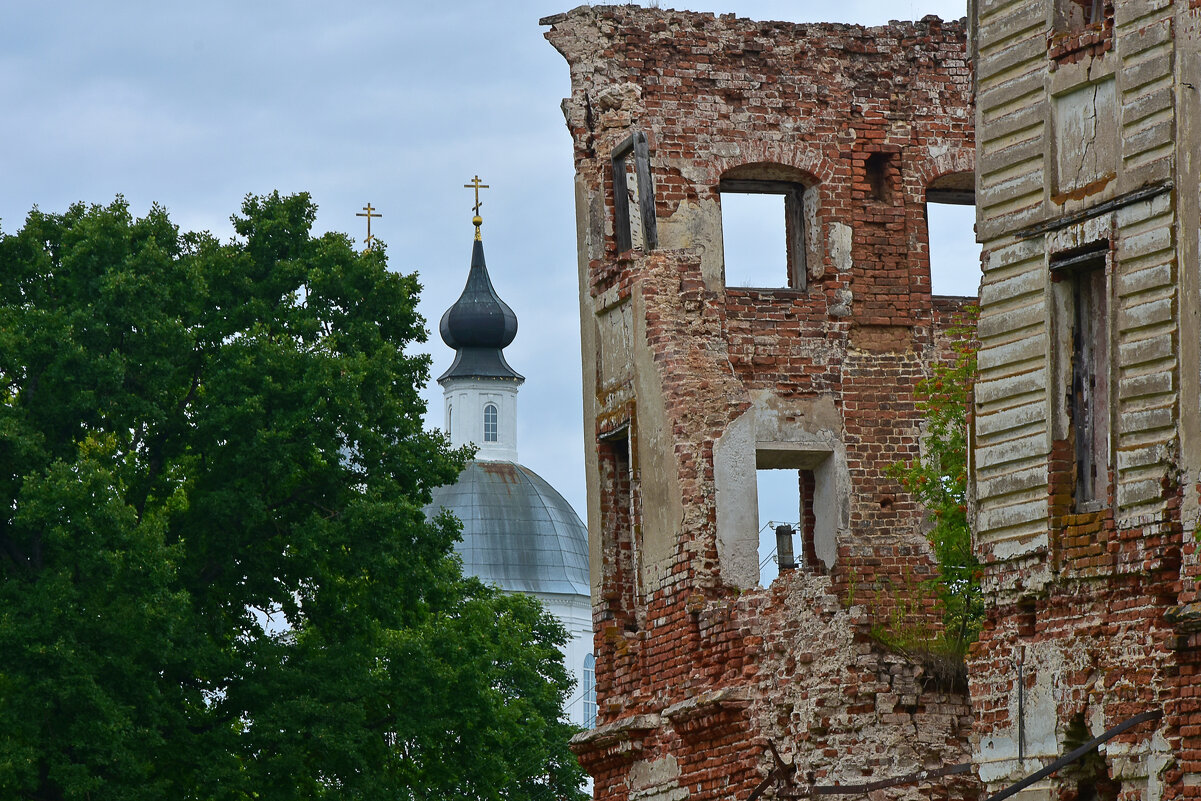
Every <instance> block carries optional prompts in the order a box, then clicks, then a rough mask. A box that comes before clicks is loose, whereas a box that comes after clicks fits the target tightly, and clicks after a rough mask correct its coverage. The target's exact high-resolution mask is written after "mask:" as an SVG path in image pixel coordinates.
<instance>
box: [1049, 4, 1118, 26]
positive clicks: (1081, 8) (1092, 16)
mask: <svg viewBox="0 0 1201 801" xmlns="http://www.w3.org/2000/svg"><path fill="white" fill-rule="evenodd" d="M1105 10H1106V9H1105V0H1056V3H1055V30H1057V31H1065V32H1067V31H1079V30H1083V29H1084V28H1087V27H1089V26H1099V25H1101V24H1102V23H1103V22H1105Z"/></svg>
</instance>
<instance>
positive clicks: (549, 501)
mask: <svg viewBox="0 0 1201 801" xmlns="http://www.w3.org/2000/svg"><path fill="white" fill-rule="evenodd" d="M443 507H445V508H446V509H448V510H450V512H451V513H452V514H454V516H455V517H457V518H459V520H461V521H462V522H463V540H462V542H458V543H455V550H456V551H458V553H459V555H460V556H461V557H462V558H463V572H464V573H467V574H469V575H474V576H478V577H479V578H480V580H481V581H483V582H484V583H486V584H493V585H496V586H498V587H500V588H501V589H503V590H507V591H509V592H530V593H535V592H537V593H556V594H561V595H588V594H589V586H588V529H587V528H585V526H584V524H583V523H581V522H580V518H579V515H577V514H576V513H575V510H574V509H572V508H571V505H570V504H568V503H567V501H566V500H564V498H563V496H562V495H560V494H559V493H558V492H556V491H555V488H554V487H552V486H551V485H550V484H547V483H546V482H545V481H543V480H542V477H541V476H539V475H538V474H537V473H535V472H534V471H533V470H530V469H529V468H527V467H522V466H521V465H519V464H514V463H513V462H482V461H480V462H468V463H467V467H466V468H465V469H464V470H463V473H462V474H461V475H460V476H459V480H458V482H456V483H455V484H451V485H447V486H444V487H437V488H435V489H434V500H433V503H431V504H430V505H429V507H427V512H428V513H430V514H434V513H436V512H437V511H438V510H439V509H440V508H443Z"/></svg>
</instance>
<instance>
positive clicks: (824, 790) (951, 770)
mask: <svg viewBox="0 0 1201 801" xmlns="http://www.w3.org/2000/svg"><path fill="white" fill-rule="evenodd" d="M971 770H972V763H970V762H963V763H961V764H959V765H947V766H945V767H941V768H935V769H934V770H919V771H917V772H915V773H909V774H907V775H905V776H897V777H896V778H894V779H880V780H879V781H874V782H868V783H867V784H833V785H826V784H815V785H812V786H810V787H809V794H810V795H859V794H861V793H870V792H871V791H872V790H882V789H884V788H885V787H896V786H897V785H900V784H918V783H919V782H924V781H926V780H927V779H938V778H941V777H943V776H957V775H959V774H961V773H970V772H971Z"/></svg>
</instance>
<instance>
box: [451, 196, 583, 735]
mask: <svg viewBox="0 0 1201 801" xmlns="http://www.w3.org/2000/svg"><path fill="white" fill-rule="evenodd" d="M475 180H476V183H477V184H478V180H479V179H478V178H477V179H475ZM478 200H479V196H478V189H477V196H476V201H477V206H476V216H475V217H474V218H473V219H472V222H473V223H474V224H475V242H474V243H473V244H472V249H471V268H470V270H469V271H468V273H467V285H466V286H465V287H464V288H463V294H462V295H461V296H460V297H459V299H458V300H457V301H455V303H454V305H453V306H451V307H450V308H449V309H447V310H446V313H445V314H443V315H442V322H441V323H440V324H439V326H438V331H439V333H440V334H441V335H442V340H443V341H444V342H445V343H446V344H447V345H448V346H449V347H451V348H454V351H455V360H454V363H453V364H451V366H450V369H448V370H447V371H446V372H445V373H443V374H442V376H441V377H440V378H439V379H438V383H439V384H441V385H442V389H443V392H444V397H445V400H444V403H445V411H446V431H447V433H448V434H449V435H450V440H451V444H452V445H455V446H460V445H466V444H469V443H470V444H474V445H475V446H476V447H477V448H478V450H477V453H476V458H475V460H474V461H472V462H469V463H468V464H467V467H466V468H465V469H464V470H463V472H462V474H461V475H460V476H459V480H458V481H457V482H456V483H455V484H452V485H448V486H443V487H438V488H436V489H435V490H434V500H433V503H431V504H430V507H429V511H430V513H431V514H432V513H436V512H437V511H438V510H439V509H440V508H446V509H449V510H450V511H451V512H452V513H453V514H454V515H455V516H456V517H457V518H459V520H460V521H462V523H463V540H462V542H460V543H457V544H456V546H455V548H456V550H457V551H458V553H459V555H460V556H461V557H462V560H463V572H464V573H467V574H470V575H474V576H477V577H478V578H479V579H480V580H481V581H483V582H485V583H487V584H492V585H494V586H497V587H499V588H500V589H502V590H505V591H506V592H524V593H527V594H529V595H533V596H535V597H536V598H538V599H539V600H540V601H541V602H542V605H543V607H544V608H545V609H546V610H547V611H548V612H550V613H551V614H553V615H554V616H555V617H557V618H558V619H559V621H560V622H561V623H562V624H563V626H564V627H565V628H566V629H567V633H568V635H570V640H569V641H568V643H567V645H566V647H565V648H564V654H563V656H564V660H565V664H566V666H567V669H568V670H569V671H570V672H571V674H572V675H573V676H574V677H575V680H576V688H575V692H574V693H573V694H572V696H571V702H570V703H569V704H568V708H567V712H568V715H569V716H570V718H571V720H572V722H573V723H577V724H579V725H582V726H586V727H593V726H595V725H596V688H595V681H594V672H593V666H594V664H595V663H594V661H593V655H592V601H591V596H590V594H589V593H590V590H589V583H588V530H587V528H586V527H585V526H584V524H583V523H582V522H581V521H580V518H579V515H577V514H576V513H575V510H574V509H572V508H571V505H570V504H569V503H567V501H566V500H565V499H564V498H563V496H562V495H560V494H559V493H558V492H556V491H555V489H554V487H552V486H551V485H550V484H548V483H547V482H546V481H545V480H543V479H542V477H541V476H539V475H538V474H537V473H535V472H534V471H532V470H530V469H529V468H527V467H523V466H522V465H521V464H520V463H518V461H517V389H518V387H520V386H521V385H522V383H523V382H524V381H525V379H524V378H523V377H522V376H521V375H520V374H518V373H517V372H516V371H515V370H514V369H513V368H512V367H510V366H509V364H508V362H506V361H505V357H504V353H503V351H504V348H505V347H506V346H508V345H509V343H511V342H512V341H513V338H514V337H515V336H517V316H516V315H515V314H514V313H513V310H512V309H510V308H509V306H508V305H507V304H506V303H505V302H504V301H503V300H501V299H500V297H499V296H498V295H497V294H496V290H495V289H494V288H493V286H492V281H491V279H490V278H489V277H488V268H487V267H486V266H485V263H484V243H483V239H482V237H481V235H480V226H481V225H482V224H483V220H482V219H481V218H480V216H479V206H478Z"/></svg>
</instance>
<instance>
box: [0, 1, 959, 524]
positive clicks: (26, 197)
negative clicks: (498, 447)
mask: <svg viewBox="0 0 1201 801" xmlns="http://www.w3.org/2000/svg"><path fill="white" fill-rule="evenodd" d="M568 2H573V0H568ZM568 2H564V3H559V2H556V0H538V1H537V2H525V1H524V0H514V2H496V0H493V2H483V1H482V0H458V1H457V2H420V3H418V2H410V1H409V0H401V1H400V2H378V1H376V0H366V1H365V2H357V3H353V4H351V3H337V4H334V3H329V2H316V0H313V1H311V2H302V1H300V0H297V1H296V2H283V1H282V0H281V1H274V2H273V1H272V0H262V1H261V2H253V3H250V2H245V0H236V1H235V0H226V1H223V2H222V1H218V2H204V3H163V2H153V3H152V2H148V1H143V0H125V1H124V2H114V3H98V2H95V0H57V2H54V3H32V2H26V3H13V4H8V5H6V8H5V14H4V22H3V25H0V108H2V109H3V114H2V115H0V229H2V230H4V231H7V232H14V231H16V230H17V229H19V228H20V227H21V226H22V224H23V221H24V218H25V214H26V213H27V212H28V211H29V209H30V208H31V207H33V206H35V205H36V206H38V207H39V208H41V209H42V210H44V211H61V210H63V209H65V208H66V207H67V206H68V205H69V204H70V203H72V202H73V201H76V200H83V201H86V202H90V203H107V202H109V201H111V200H112V199H113V197H114V196H115V195H117V194H118V193H120V194H123V195H124V196H125V197H126V198H127V199H128V200H129V202H130V204H131V206H132V209H133V211H134V213H135V214H138V215H141V214H144V213H145V212H146V210H147V209H148V208H149V207H150V204H151V203H153V202H157V203H160V204H162V205H163V206H165V207H166V208H167V209H168V210H169V212H170V213H171V216H172V218H173V219H174V220H175V222H176V223H177V224H179V225H180V226H181V227H182V228H184V229H207V230H209V231H212V232H213V233H214V234H217V235H218V236H220V237H221V238H227V237H229V236H231V235H232V229H231V227H230V224H229V216H230V215H231V214H233V213H234V212H236V211H237V210H238V209H239V207H240V203H241V200H242V198H243V197H244V196H245V195H246V194H247V193H265V192H270V191H271V190H273V189H278V190H281V191H283V192H298V191H306V192H309V193H311V194H312V195H313V197H314V199H315V200H316V202H317V204H318V206H319V213H318V218H317V227H318V230H319V231H325V230H339V231H346V232H349V233H350V234H351V235H352V236H355V237H356V238H357V239H359V240H360V241H361V240H362V239H363V236H364V234H365V231H364V229H363V220H362V219H361V218H357V217H356V216H355V213H356V212H358V211H360V210H361V209H362V207H363V206H364V205H365V204H366V203H368V202H370V203H371V204H372V205H373V206H374V207H375V208H377V209H378V210H379V211H380V212H381V213H382V214H383V217H382V218H381V219H379V220H376V221H375V222H374V223H373V228H372V230H373V233H375V234H376V235H377V236H378V237H379V238H380V239H382V240H383V241H384V242H385V243H386V245H387V248H388V253H389V259H390V264H391V266H392V268H393V269H396V270H400V271H404V272H412V271H416V272H418V273H419V274H420V276H421V281H422V284H423V285H424V287H425V290H424V294H423V298H422V304H421V308H422V310H423V313H424V315H425V317H426V320H427V321H429V324H430V326H431V328H433V329H436V327H437V321H438V319H439V317H440V316H441V314H442V312H443V310H444V309H445V308H446V307H447V306H449V305H450V304H451V303H452V302H454V300H455V298H456V297H458V294H459V292H460V291H461V290H462V287H463V282H464V280H465V279H466V274H467V265H468V261H469V258H470V253H471V235H472V228H471V223H470V219H471V192H470V191H469V190H466V189H463V188H462V186H463V184H464V183H466V182H467V181H468V180H470V179H471V177H472V176H473V175H476V174H479V176H480V177H481V178H482V179H483V180H484V181H485V182H486V183H488V184H489V185H490V186H491V189H489V190H486V191H485V192H483V199H484V207H483V209H482V213H483V216H484V220H485V223H484V244H485V248H486V253H487V257H488V266H489V270H490V272H491V275H492V279H493V283H494V284H495V285H496V288H497V291H498V292H499V293H500V295H501V297H503V298H504V299H505V300H506V301H507V302H508V303H509V305H510V306H512V307H513V309H514V311H516V313H517V316H518V319H519V321H520V332H519V333H518V335H517V340H516V342H514V344H513V345H512V346H510V348H509V349H508V350H507V351H506V355H507V357H508V360H509V362H510V363H511V364H512V365H513V367H514V368H515V369H516V370H517V371H518V372H521V373H523V374H524V375H525V376H526V384H525V386H524V387H523V389H522V392H521V396H520V405H519V408H520V413H519V414H520V418H519V431H518V447H519V450H520V455H521V460H522V462H523V463H525V464H526V465H528V466H529V467H531V468H532V469H534V470H535V471H537V472H538V473H540V474H541V475H542V476H544V477H546V478H547V479H548V480H550V481H551V482H552V483H553V484H555V485H556V487H557V488H558V489H559V490H560V491H561V492H562V493H563V495H564V496H565V497H566V498H567V499H568V501H570V502H571V503H572V505H573V506H575V508H576V509H577V510H578V511H579V512H580V513H581V516H583V513H584V511H585V500H584V475H583V448H584V444H583V443H584V440H583V433H582V431H583V425H582V419H581V416H582V413H581V401H580V386H581V382H580V366H579V364H580V358H579V356H580V354H579V319H578V308H579V307H578V303H577V299H576V268H575V265H576V258H575V233H574V230H575V229H574V222H573V220H574V212H573V208H572V204H573V192H572V154H571V143H570V139H569V137H568V134H567V130H566V128H565V126H564V123H563V117H562V114H561V112H560V110H559V102H560V100H561V99H562V98H563V97H565V96H567V95H568V94H569V92H570V89H569V85H568V74H567V65H566V63H565V62H564V61H563V59H562V58H561V57H560V56H559V54H558V53H556V52H555V51H554V49H553V48H551V46H550V45H549V44H547V43H546V41H545V40H544V39H543V37H542V33H543V30H544V29H543V28H540V27H539V26H538V19H539V18H540V17H542V16H546V15H549V14H554V13H558V12H560V11H565V10H567V9H568V8H569V5H568ZM661 5H662V6H664V7H668V6H671V5H675V7H679V8H683V7H687V8H691V9H693V10H697V11H713V12H723V13H725V12H736V13H737V14H738V15H739V16H746V17H751V18H756V19H782V20H790V21H796V22H806V21H834V22H856V23H862V24H868V25H876V24H882V23H885V22H887V21H888V20H889V19H897V18H905V19H916V18H920V17H922V16H924V15H926V14H937V15H939V16H941V17H942V18H944V19H953V18H958V17H961V16H963V14H964V0H894V1H893V2H881V1H877V0H843V2H840V3H836V4H835V3H815V2H804V1H803V0H795V1H794V2H783V1H780V2H770V1H769V0H762V1H761V2H760V1H756V0H722V1H721V2H711V0H681V2H678V3H674V4H673V3H671V2H669V1H668V0H663V2H662V3H661ZM950 225H951V226H952V227H954V228H957V229H958V232H957V233H956V234H954V235H952V236H950V237H949V239H948V242H949V244H948V245H947V248H948V252H954V253H958V254H961V256H962V259H964V260H966V262H967V263H968V264H969V265H974V263H975V259H976V256H975V253H974V252H973V250H972V244H971V237H970V219H969V220H968V221H967V222H966V225H967V229H968V230H967V235H966V236H965V235H964V232H963V226H964V221H963V220H962V219H959V220H952V221H951V222H950ZM936 235H937V234H936ZM951 249H953V251H952V250H951ZM962 274H963V276H964V278H963V280H962V281H961V282H960V283H959V284H945V283H944V284H943V285H942V287H941V288H942V291H945V292H947V293H974V292H975V285H976V282H977V281H978V273H975V272H974V271H973V270H966V271H963V273H962ZM0 280H2V276H0ZM936 280H937V279H936ZM939 288H940V287H939V285H938V284H936V291H937V290H939ZM425 347H426V348H427V349H428V350H429V352H430V353H432V355H433V357H434V369H433V374H434V376H437V375H439V374H440V373H441V372H442V371H443V370H445V369H446V368H447V367H448V366H449V364H450V360H451V353H450V351H449V350H448V349H447V348H445V347H444V346H443V345H442V343H441V341H440V340H438V339H437V337H436V333H435V335H434V339H433V340H431V342H429V343H428V344H427V345H426V346H425ZM425 397H426V398H427V401H428V402H429V404H430V408H431V409H432V410H434V414H432V415H430V416H429V417H428V418H427V422H428V424H429V425H431V426H441V425H442V420H441V408H442V406H441V402H440V398H441V392H440V389H439V388H438V387H437V385H436V384H435V385H433V386H432V387H431V388H427V390H426V392H425Z"/></svg>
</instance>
